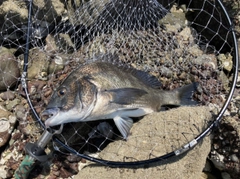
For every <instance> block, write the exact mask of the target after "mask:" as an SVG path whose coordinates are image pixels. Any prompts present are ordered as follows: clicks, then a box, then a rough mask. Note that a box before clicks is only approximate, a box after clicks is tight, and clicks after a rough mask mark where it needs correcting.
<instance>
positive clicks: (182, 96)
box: [176, 82, 199, 105]
mask: <svg viewBox="0 0 240 179" xmlns="http://www.w3.org/2000/svg"><path fill="white" fill-rule="evenodd" d="M198 85H199V83H197V82H194V83H192V84H189V85H186V86H183V87H180V88H178V89H176V90H177V94H178V98H179V101H180V104H179V105H196V104H198V102H197V101H194V100H193V99H192V96H193V93H194V92H195V91H197V88H198Z"/></svg>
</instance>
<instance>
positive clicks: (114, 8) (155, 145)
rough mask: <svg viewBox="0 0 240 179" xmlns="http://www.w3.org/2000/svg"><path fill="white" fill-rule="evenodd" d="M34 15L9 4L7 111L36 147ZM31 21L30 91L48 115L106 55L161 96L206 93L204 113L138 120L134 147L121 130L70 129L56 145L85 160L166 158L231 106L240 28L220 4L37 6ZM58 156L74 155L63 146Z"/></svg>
mask: <svg viewBox="0 0 240 179" xmlns="http://www.w3.org/2000/svg"><path fill="white" fill-rule="evenodd" d="M28 7H29V1H15V0H4V1H1V2H0V46H1V47H0V91H2V92H1V95H2V99H3V102H2V104H1V105H2V106H3V107H4V108H6V109H7V110H8V111H9V113H11V115H13V116H15V117H16V119H17V121H18V129H19V131H21V132H22V133H23V134H24V135H25V137H23V138H24V142H27V141H36V139H37V138H38V137H39V135H40V133H41V131H42V129H41V128H40V127H39V124H38V123H37V122H36V121H35V120H34V119H33V117H32V116H31V115H30V108H29V106H28V105H27V100H26V94H25V92H24V90H23V88H22V84H21V83H20V80H21V73H22V72H23V65H24V53H26V38H27V30H28V29H29V27H28ZM31 21H32V22H31V27H30V41H29V44H28V45H29V48H30V50H29V58H28V70H27V78H26V81H27V87H28V92H29V96H30V99H31V102H32V104H33V106H34V108H35V110H36V111H37V113H38V114H39V115H40V113H41V112H42V111H43V110H44V109H45V108H46V106H47V104H48V102H49V100H50V98H51V95H52V93H53V91H54V90H55V89H56V88H57V87H58V86H59V85H60V84H61V82H62V81H63V80H64V79H65V78H66V77H67V76H68V75H69V74H70V72H71V71H72V70H74V69H76V67H78V66H80V65H82V64H84V63H86V62H88V61H90V60H91V59H92V58H94V57H95V56H96V55H99V54H101V55H104V54H109V53H111V54H115V55H117V56H118V59H112V61H111V62H112V63H114V64H116V65H119V64H121V65H127V66H130V67H132V68H135V69H139V70H142V71H146V72H148V73H149V74H151V75H153V76H155V77H156V78H157V79H158V80H159V81H160V82H161V83H162V86H161V89H162V90H173V89H176V88H178V87H181V86H185V85H187V84H190V83H192V82H199V84H200V85H199V88H198V89H197V92H196V93H195V94H194V97H193V98H194V100H196V101H198V102H199V105H198V106H194V107H180V108H176V109H171V108H170V107H165V108H163V112H160V113H156V114H155V113H154V114H151V115H149V116H146V117H143V119H142V118H141V119H139V118H137V119H134V121H135V123H134V126H133V128H132V129H131V134H130V136H129V137H128V140H127V141H125V140H122V136H121V134H120V133H119V131H118V129H117V128H116V126H115V124H114V122H113V120H101V121H91V122H87V123H83V122H79V123H69V124H65V125H64V128H63V132H62V133H61V134H59V135H57V137H58V138H59V139H60V140H61V141H62V142H63V143H64V144H65V145H67V146H69V147H71V148H73V149H74V150H75V151H77V152H79V153H97V154H98V157H100V158H102V159H105V160H112V161H139V160H145V159H149V158H155V157H157V156H161V155H164V154H166V153H169V152H171V151H174V150H176V149H178V148H179V147H181V146H182V145H184V144H186V143H188V142H190V141H191V140H193V139H194V138H195V137H196V136H198V135H199V134H200V133H201V132H202V131H203V130H204V129H206V127H207V126H208V124H209V122H211V121H212V120H213V118H212V115H213V116H215V115H217V114H218V113H219V111H220V109H221V108H222V107H223V105H224V103H225V102H226V99H227V98H228V96H227V95H228V93H229V91H230V84H231V83H230V82H231V81H232V77H233V74H232V71H233V69H234V62H233V61H234V57H233V50H234V44H233V41H232V40H233V39H232V36H231V31H232V27H231V26H229V25H228V22H227V19H226V17H225V15H224V12H223V11H222V9H221V8H220V7H219V4H218V3H217V2H216V1H213V0H201V1H191V0H189V1H173V0H168V1H162V0H149V1H148V0H132V1H129V0H98V1H95V0H86V1H83V0H74V1H72V0H33V6H32V14H31ZM42 120H43V122H44V120H45V119H44V118H43V119H42ZM11 125H12V124H11ZM16 135H17V134H16ZM26 136H27V137H26ZM18 145H19V144H18ZM51 147H54V149H55V150H56V151H58V152H60V153H64V154H67V153H69V152H68V151H66V150H65V148H64V147H63V146H62V145H60V144H59V143H55V142H53V144H52V146H49V148H51Z"/></svg>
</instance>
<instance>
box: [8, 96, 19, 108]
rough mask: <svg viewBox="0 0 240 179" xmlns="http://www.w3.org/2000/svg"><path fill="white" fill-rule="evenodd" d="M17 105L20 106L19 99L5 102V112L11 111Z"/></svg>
mask: <svg viewBox="0 0 240 179" xmlns="http://www.w3.org/2000/svg"><path fill="white" fill-rule="evenodd" d="M18 104H20V99H18V98H15V99H14V100H12V101H8V102H7V104H6V108H7V110H9V111H11V110H13V108H14V107H15V106H17V105H18Z"/></svg>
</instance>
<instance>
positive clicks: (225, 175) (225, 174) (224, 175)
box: [221, 172, 232, 179]
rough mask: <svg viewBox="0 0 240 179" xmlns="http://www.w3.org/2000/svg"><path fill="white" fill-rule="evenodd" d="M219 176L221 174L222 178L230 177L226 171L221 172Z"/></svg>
mask: <svg viewBox="0 0 240 179" xmlns="http://www.w3.org/2000/svg"><path fill="white" fill-rule="evenodd" d="M221 176H222V179H232V177H231V176H230V175H229V173H227V172H222V173H221Z"/></svg>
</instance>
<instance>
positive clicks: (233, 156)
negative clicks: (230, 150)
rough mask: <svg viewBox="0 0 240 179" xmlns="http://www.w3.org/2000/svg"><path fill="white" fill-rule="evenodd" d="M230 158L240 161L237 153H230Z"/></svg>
mask: <svg viewBox="0 0 240 179" xmlns="http://www.w3.org/2000/svg"><path fill="white" fill-rule="evenodd" d="M229 159H230V160H232V161H233V162H239V158H238V157H237V155H236V154H232V155H230V156H229Z"/></svg>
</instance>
